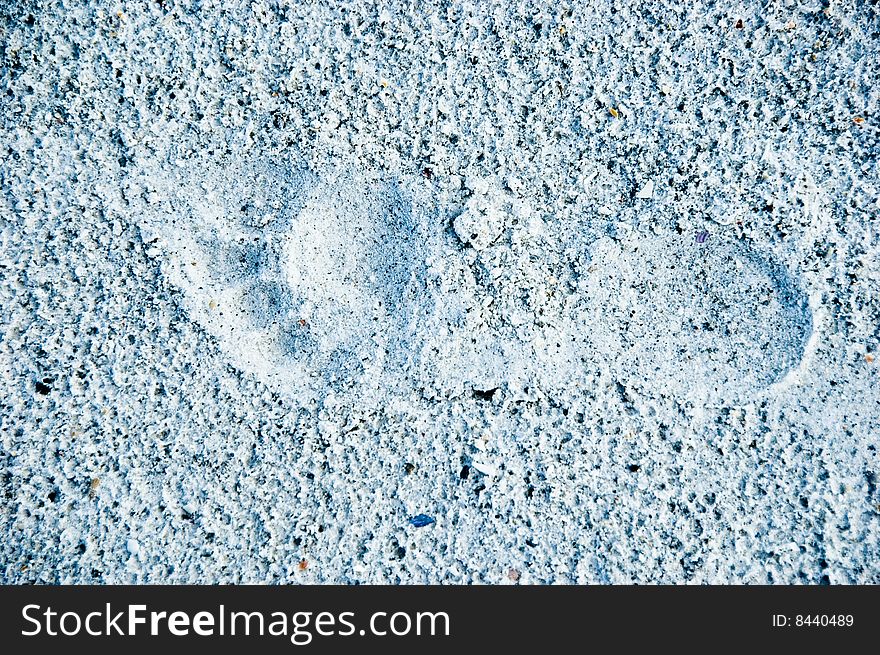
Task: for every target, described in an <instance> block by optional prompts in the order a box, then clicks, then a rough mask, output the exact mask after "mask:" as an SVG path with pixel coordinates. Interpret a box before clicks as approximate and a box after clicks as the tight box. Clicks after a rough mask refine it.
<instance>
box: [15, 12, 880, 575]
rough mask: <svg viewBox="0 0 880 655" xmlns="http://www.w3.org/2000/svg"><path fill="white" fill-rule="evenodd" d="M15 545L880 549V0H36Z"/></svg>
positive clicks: (463, 560) (728, 567) (354, 559)
mask: <svg viewBox="0 0 880 655" xmlns="http://www.w3.org/2000/svg"><path fill="white" fill-rule="evenodd" d="M0 7H2V8H0V47H2V51H0V108H2V114H0V120H2V132H0V148H2V158H0V181H2V194H0V458H2V459H0V466H2V474H3V475H2V493H3V503H2V515H0V537H2V539H0V578H2V580H3V581H4V582H9V583H25V582H48V583H91V582H98V583H122V582H129V583H158V582H171V583H183V582H249V583H346V584H354V583H490V584H546V583H616V584H619V583H634V582H637V583H686V582H690V583H786V584H791V583H806V584H820V583H880V489H878V484H880V482H878V470H880V464H878V454H877V448H878V445H880V419H878V417H880V359H878V358H880V353H878V350H880V251H878V246H880V219H878V212H880V203H878V198H880V196H878V188H880V181H878V166H877V161H878V154H880V146H878V125H880V17H878V13H877V11H878V9H877V6H876V3H871V2H867V1H866V2H862V1H860V0H841V1H837V0H834V1H831V2H822V1H820V0H805V1H802V2H797V1H794V0H791V1H789V0H779V1H773V2H748V1H745V2H728V1H723V0H719V1H702V2H701V1H697V2H666V1H662V0H658V1H649V0H633V1H630V2H617V1H614V0H593V1H590V2H572V3H570V4H568V3H564V2H540V1H526V2H499V3H490V2H488V1H487V2H482V1H474V2H466V1H463V0H448V1H445V2H439V3H431V2H415V1H411V2H387V3H372V2H368V1H367V0H351V1H350V2H305V1H291V0H272V1H269V0H257V1H254V2H245V1H240V0H223V1H222V2H221V1H219V0H217V1H214V0H205V1H201V2H197V1H191V0H142V1H133V0H132V1H118V2H98V1H97V0H91V1H89V0H80V1H75V0H44V1H41V2H37V1H34V0H16V1H8V0H7V1H6V2H5V3H2V2H0Z"/></svg>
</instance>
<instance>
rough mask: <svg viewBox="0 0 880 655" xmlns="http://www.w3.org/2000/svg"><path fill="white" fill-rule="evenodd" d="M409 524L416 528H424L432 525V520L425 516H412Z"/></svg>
mask: <svg viewBox="0 0 880 655" xmlns="http://www.w3.org/2000/svg"><path fill="white" fill-rule="evenodd" d="M409 522H410V524H411V525H414V526H415V527H417V528H424V527H425V526H426V525H431V524H432V523H434V519H433V518H431V517H430V516H428V515H427V514H418V515H417V516H413V517H412V518H411V519H410V520H409Z"/></svg>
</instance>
